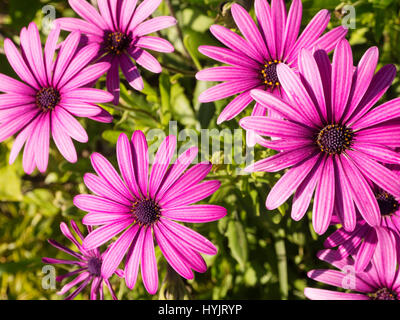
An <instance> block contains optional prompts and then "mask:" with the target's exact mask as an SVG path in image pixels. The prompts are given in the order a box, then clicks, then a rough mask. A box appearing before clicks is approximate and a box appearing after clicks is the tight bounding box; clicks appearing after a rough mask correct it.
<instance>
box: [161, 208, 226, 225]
mask: <svg viewBox="0 0 400 320" xmlns="http://www.w3.org/2000/svg"><path fill="white" fill-rule="evenodd" d="M161 214H162V216H163V217H166V218H169V219H172V220H177V221H182V222H189V223H204V222H211V221H216V220H219V219H222V218H223V217H225V216H226V209H225V208H224V207H221V206H216V205H206V204H204V205H202V204H199V205H191V206H181V207H174V208H169V209H163V210H162V211H161Z"/></svg>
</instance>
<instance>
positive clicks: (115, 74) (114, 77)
mask: <svg viewBox="0 0 400 320" xmlns="http://www.w3.org/2000/svg"><path fill="white" fill-rule="evenodd" d="M106 86H107V90H108V91H109V92H110V93H112V94H113V95H114V101H113V103H114V104H115V105H118V103H119V96H120V81H119V61H118V59H116V58H114V59H113V60H112V61H111V68H110V69H109V70H108V72H107V79H106Z"/></svg>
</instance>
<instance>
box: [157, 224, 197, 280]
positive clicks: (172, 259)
mask: <svg viewBox="0 0 400 320" xmlns="http://www.w3.org/2000/svg"><path fill="white" fill-rule="evenodd" d="M154 235H155V237H156V240H157V243H158V246H159V247H160V249H161V252H162V253H163V255H164V257H165V258H166V259H167V261H168V263H169V264H170V265H171V267H172V268H174V270H175V271H176V272H177V273H178V274H180V275H181V276H182V277H184V278H185V279H193V272H192V270H190V268H189V267H188V266H187V262H186V261H185V259H184V258H182V256H181V254H180V252H179V251H178V250H177V249H176V248H175V246H174V245H173V244H172V243H171V242H170V241H169V239H168V238H167V237H166V236H165V235H164V234H163V232H162V231H161V230H160V229H159V227H158V226H157V225H156V226H155V228H154Z"/></svg>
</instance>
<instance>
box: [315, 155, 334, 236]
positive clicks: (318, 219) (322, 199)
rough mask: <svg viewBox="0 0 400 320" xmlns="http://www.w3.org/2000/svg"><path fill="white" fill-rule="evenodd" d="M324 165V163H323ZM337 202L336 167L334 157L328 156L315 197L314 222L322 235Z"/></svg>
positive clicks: (317, 230)
mask: <svg viewBox="0 0 400 320" xmlns="http://www.w3.org/2000/svg"><path fill="white" fill-rule="evenodd" d="M321 165H322V164H321ZM334 204H335V169H334V166H333V160H332V157H327V158H326V160H325V164H324V169H323V174H322V175H321V178H320V181H319V182H318V184H317V189H316V190H315V197H314V208H313V215H312V222H313V227H314V230H315V232H316V233H317V234H319V235H322V234H324V233H325V231H326V230H327V229H328V227H329V224H330V222H331V217H332V212H333V206H334Z"/></svg>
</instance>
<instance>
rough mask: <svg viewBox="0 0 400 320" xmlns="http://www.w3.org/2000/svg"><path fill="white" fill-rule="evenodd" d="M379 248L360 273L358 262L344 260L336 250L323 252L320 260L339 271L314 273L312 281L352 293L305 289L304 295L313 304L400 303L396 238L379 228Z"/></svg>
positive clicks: (315, 271) (311, 272)
mask: <svg viewBox="0 0 400 320" xmlns="http://www.w3.org/2000/svg"><path fill="white" fill-rule="evenodd" d="M377 237H378V238H379V242H378V245H377V247H376V250H375V253H374V255H373V257H372V260H371V262H370V264H369V266H368V268H367V270H366V271H365V272H357V271H356V270H355V268H354V260H353V259H352V258H350V257H348V258H342V257H341V256H340V254H337V252H336V251H334V250H329V249H327V250H323V251H321V252H320V253H319V254H318V257H319V259H321V260H323V261H326V262H328V263H330V264H332V265H333V266H335V267H336V268H338V269H339V270H340V271H339V270H312V271H310V272H309V273H308V276H309V277H310V278H311V279H314V280H316V281H320V282H323V283H326V284H328V285H331V286H335V287H339V288H343V289H347V290H349V291H348V292H340V291H332V290H325V289H316V288H305V290H304V294H305V296H306V297H307V298H309V299H313V300H400V275H399V270H398V269H397V258H396V245H395V240H394V237H393V235H392V234H390V233H389V232H387V231H386V230H385V229H384V228H377Z"/></svg>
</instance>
